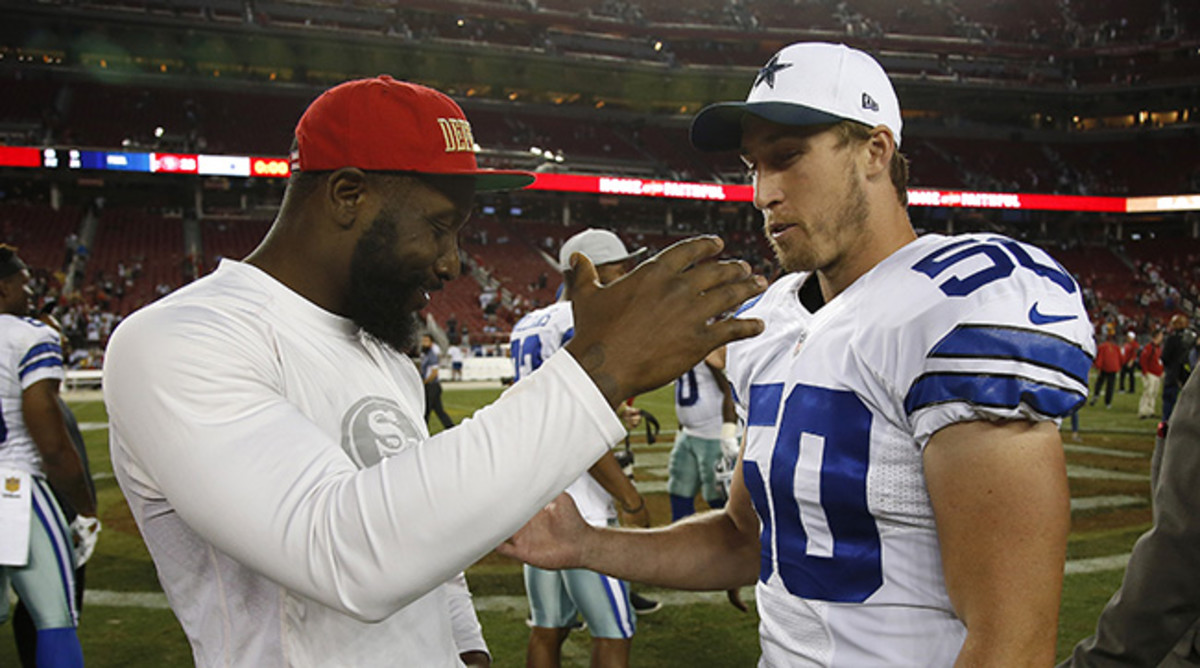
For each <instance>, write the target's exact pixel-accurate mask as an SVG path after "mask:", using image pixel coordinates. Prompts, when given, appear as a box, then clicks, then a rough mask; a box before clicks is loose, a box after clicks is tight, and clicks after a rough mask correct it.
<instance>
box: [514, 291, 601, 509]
mask: <svg viewBox="0 0 1200 668" xmlns="http://www.w3.org/2000/svg"><path fill="white" fill-rule="evenodd" d="M574 335H575V317H574V316H573V315H572V313H571V302H555V303H553V304H551V305H549V306H547V307H546V308H543V309H538V310H536V311H532V312H530V313H527V314H526V315H525V317H523V318H521V319H520V320H519V321H517V324H516V326H515V327H513V331H512V334H511V335H510V337H509V340H510V343H511V352H512V358H513V365H514V370H515V373H516V375H515V376H514V378H515V379H516V380H518V381H519V380H521V379H522V378H525V377H527V376H528V375H529V374H531V373H533V372H534V371H535V370H537V368H538V367H540V366H541V365H542V362H544V361H545V360H547V359H549V358H550V356H551V355H553V354H554V353H556V352H558V349H559V348H562V347H563V346H565V345H566V344H567V342H568V341H570V340H571V337H572V336H574ZM567 494H570V495H571V498H572V499H574V500H575V505H576V506H578V507H579V512H580V514H581V515H583V517H584V519H586V520H587V521H588V523H589V524H592V525H593V526H605V525H606V524H608V521H609V520H610V519H613V518H615V517H616V516H617V513H616V509H615V508H614V507H613V502H612V495H611V494H609V493H608V491H607V490H605V489H604V487H602V486H601V485H600V483H598V482H596V479H595V478H593V477H592V476H591V475H589V474H587V473H585V474H583V475H581V476H579V478H578V479H577V480H575V482H573V483H571V486H570V487H567Z"/></svg>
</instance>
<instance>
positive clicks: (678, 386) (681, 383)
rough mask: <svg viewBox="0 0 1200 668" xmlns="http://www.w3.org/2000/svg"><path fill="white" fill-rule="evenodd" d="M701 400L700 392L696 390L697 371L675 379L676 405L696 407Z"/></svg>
mask: <svg viewBox="0 0 1200 668" xmlns="http://www.w3.org/2000/svg"><path fill="white" fill-rule="evenodd" d="M699 400H700V392H699V391H698V390H697V388H696V370H695V369H688V372H687V373H685V374H684V375H682V376H680V377H679V378H676V379H675V403H677V404H679V405H680V406H695V405H696V402H697V401H699Z"/></svg>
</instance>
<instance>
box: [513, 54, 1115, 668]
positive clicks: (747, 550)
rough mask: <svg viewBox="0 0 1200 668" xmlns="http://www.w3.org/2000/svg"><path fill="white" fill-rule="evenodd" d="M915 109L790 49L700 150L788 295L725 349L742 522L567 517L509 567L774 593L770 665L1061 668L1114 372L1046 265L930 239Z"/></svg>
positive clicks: (762, 310)
mask: <svg viewBox="0 0 1200 668" xmlns="http://www.w3.org/2000/svg"><path fill="white" fill-rule="evenodd" d="M901 130H902V120H901V114H900V107H899V103H898V101H897V98H896V94H895V92H894V91H893V89H892V85H891V82H890V81H889V79H888V77H887V74H886V73H885V72H884V71H883V68H882V67H881V66H880V65H879V63H878V62H876V61H875V59H874V58H872V57H871V56H869V55H868V54H866V53H863V52H861V51H857V50H854V49H851V48H848V47H846V46H843V45H835V44H823V43H801V44H793V45H790V46H787V47H785V48H784V49H782V50H781V51H779V52H778V53H777V54H775V55H774V56H773V57H772V58H771V59H770V61H769V62H768V63H767V64H766V65H765V66H764V67H763V68H762V69H760V70H759V71H758V73H757V75H756V76H755V79H754V81H753V84H752V86H751V89H750V93H749V95H748V97H747V100H746V101H745V102H730V103H721V104H716V105H712V106H710V107H707V108H705V109H704V110H702V111H701V112H700V114H699V115H698V116H697V117H696V118H695V119H694V121H693V124H692V130H691V139H692V143H693V144H694V145H695V146H696V147H698V148H699V149H701V150H706V151H734V150H736V151H738V152H740V154H741V158H742V160H743V161H744V163H745V164H746V166H747V167H748V168H749V169H750V172H751V174H752V177H753V183H754V204H755V206H756V208H758V209H759V210H760V211H762V213H763V218H764V221H763V222H764V232H765V234H766V236H767V238H768V240H769V241H770V243H771V245H772V246H773V248H774V251H775V254H776V256H777V258H778V259H779V261H780V263H781V264H782V266H783V268H784V269H785V270H786V271H788V272H790V273H788V274H786V275H785V276H783V277H781V278H780V279H779V280H778V281H776V282H775V283H774V284H773V285H772V286H771V288H770V289H769V290H768V291H767V292H766V293H765V294H764V295H763V296H762V297H761V298H757V299H755V300H753V301H751V302H750V303H748V304H746V305H745V306H743V307H742V310H741V311H740V312H741V313H742V314H743V315H746V316H754V317H758V318H762V319H763V321H764V322H765V323H766V330H765V331H764V333H763V334H762V335H760V336H758V337H756V338H754V339H750V340H746V341H741V342H735V343H732V344H730V345H728V346H726V354H725V368H726V373H727V375H728V377H729V379H730V384H731V385H732V388H733V391H734V396H735V397H736V400H737V403H738V410H739V413H740V416H741V418H742V419H743V420H745V421H746V429H745V436H744V439H743V443H742V449H741V454H740V457H739V460H738V465H737V468H736V469H735V472H734V478H733V484H732V488H731V491H730V498H729V501H728V503H727V504H726V506H725V508H724V509H723V510H717V511H710V512H709V513H707V514H698V515H694V516H692V517H690V518H688V519H686V520H684V521H681V522H678V523H675V524H673V525H670V526H669V527H665V528H659V529H652V530H649V531H638V530H632V529H601V528H595V527H590V526H588V525H587V524H585V523H582V522H580V521H579V519H578V516H577V514H576V513H575V511H574V510H573V508H572V507H571V503H570V499H568V498H565V497H561V496H560V497H559V498H558V499H556V500H555V501H554V503H552V504H551V505H550V506H549V507H548V508H547V509H546V510H544V511H543V512H542V513H539V515H538V516H537V517H535V518H534V520H532V521H531V522H530V523H529V524H528V525H526V527H524V528H523V529H522V531H521V532H519V533H518V534H517V535H516V536H514V538H513V539H511V540H510V541H509V542H508V543H506V544H505V546H504V547H503V548H502V549H503V551H504V552H505V553H507V554H510V555H513V556H517V557H519V558H523V559H526V560H528V561H529V562H531V563H535V564H538V565H540V566H542V567H577V566H582V567H585V568H592V569H596V570H599V571H601V572H604V573H608V574H611V575H614V576H617V577H622V578H626V579H629V580H633V581H641V582H648V583H652V584H657V585H660V586H668V587H677V588H682V589H709V590H721V589H730V588H733V587H738V586H742V585H748V584H752V583H756V600H757V608H758V612H759V615H760V617H761V623H760V625H759V631H760V637H761V648H762V658H761V665H764V666H795V665H818V666H853V667H858V666H873V665H903V666H914V665H915V666H950V665H955V664H957V665H971V666H975V665H995V666H1018V665H1048V664H1050V663H1051V662H1052V661H1053V659H1054V653H1055V639H1056V631H1057V616H1058V606H1059V595H1060V591H1061V586H1062V577H1063V566H1064V561H1065V553H1066V542H1067V534H1068V530H1069V524H1070V511H1069V495H1068V488H1067V477H1066V468H1065V462H1064V457H1063V451H1062V446H1061V442H1060V438H1059V432H1058V423H1059V422H1060V421H1061V419H1062V418H1063V417H1064V416H1066V415H1068V414H1069V413H1070V412H1071V410H1072V409H1073V408H1074V407H1076V406H1077V405H1079V404H1080V402H1082V401H1083V400H1084V399H1085V398H1086V396H1087V372H1088V368H1089V367H1090V365H1091V359H1092V356H1093V353H1094V350H1095V344H1094V342H1093V341H1092V326H1091V324H1090V323H1089V322H1088V319H1087V314H1086V312H1085V311H1084V308H1083V303H1082V300H1081V298H1080V291H1079V288H1078V286H1077V285H1076V284H1075V282H1074V281H1073V280H1072V279H1071V277H1070V276H1069V275H1068V274H1067V273H1066V272H1065V271H1063V270H1062V269H1061V267H1059V266H1058V264H1057V263H1056V262H1055V261H1054V260H1053V259H1052V258H1050V257H1049V256H1048V255H1047V254H1046V253H1045V252H1043V251H1042V250H1040V249H1038V248H1035V247H1032V246H1029V245H1026V244H1023V243H1019V242H1016V241H1013V240H1011V239H1007V238H1005V237H1002V236H998V235H992V234H970V235H962V236H956V237H945V236H940V235H934V234H931V235H926V236H923V237H920V238H918V237H917V235H916V233H915V232H914V230H913V228H912V225H911V223H910V222H909V219H908V214H907V211H906V204H907V198H906V181H907V163H906V160H905V159H904V157H903V156H902V155H901V154H900V153H899V147H900V142H901Z"/></svg>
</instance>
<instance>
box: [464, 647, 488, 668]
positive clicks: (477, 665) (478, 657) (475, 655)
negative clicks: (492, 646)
mask: <svg viewBox="0 0 1200 668" xmlns="http://www.w3.org/2000/svg"><path fill="white" fill-rule="evenodd" d="M458 658H459V659H461V660H462V662H463V663H464V664H465V665H466V666H467V668H491V665H492V657H490V656H488V653H487V652H480V651H471V652H463V653H462V654H459V655H458Z"/></svg>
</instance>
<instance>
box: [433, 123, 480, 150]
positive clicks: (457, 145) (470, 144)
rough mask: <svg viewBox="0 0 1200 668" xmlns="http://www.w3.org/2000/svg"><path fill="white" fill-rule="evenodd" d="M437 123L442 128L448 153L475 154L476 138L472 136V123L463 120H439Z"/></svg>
mask: <svg viewBox="0 0 1200 668" xmlns="http://www.w3.org/2000/svg"><path fill="white" fill-rule="evenodd" d="M437 121H438V125H439V126H440V127H441V128H442V139H444V140H445V141H446V152H447V153H456V152H471V153H474V152H475V137H474V136H473V135H472V134H471V124H470V123H468V122H467V121H465V120H464V119H461V118H439V119H437Z"/></svg>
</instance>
